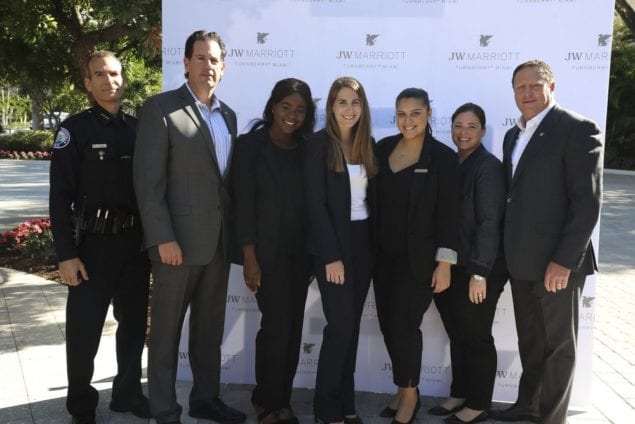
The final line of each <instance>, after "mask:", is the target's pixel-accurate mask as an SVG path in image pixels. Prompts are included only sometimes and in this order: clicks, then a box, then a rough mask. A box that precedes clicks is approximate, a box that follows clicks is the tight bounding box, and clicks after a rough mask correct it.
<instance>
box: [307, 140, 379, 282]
mask: <svg viewBox="0 0 635 424" xmlns="http://www.w3.org/2000/svg"><path fill="white" fill-rule="evenodd" d="M329 143H330V140H329V135H328V134H327V133H326V130H320V131H318V132H316V133H314V134H313V135H312V136H311V137H310V138H309V140H308V142H307V144H306V147H305V149H304V183H305V192H306V199H307V213H308V217H309V230H308V235H307V249H308V252H309V253H310V254H312V255H314V256H316V257H317V258H318V260H319V261H320V262H322V263H324V264H328V263H331V262H334V261H337V260H342V261H343V262H344V266H345V270H346V266H347V265H350V263H351V248H352V243H351V229H350V222H351V186H350V180H349V177H348V170H347V169H346V167H344V172H335V171H332V170H330V169H328V167H327V165H326V157H327V147H328V145H329ZM374 198H375V178H370V179H369V180H368V187H367V191H366V203H367V206H368V214H369V219H370V222H371V225H373V224H372V223H373V218H374V215H375V201H374ZM371 248H373V249H374V243H373V246H371Z"/></svg>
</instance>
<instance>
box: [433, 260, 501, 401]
mask: <svg viewBox="0 0 635 424" xmlns="http://www.w3.org/2000/svg"><path fill="white" fill-rule="evenodd" d="M470 277H471V274H469V273H467V272H466V269H465V268H464V267H458V266H454V267H452V284H451V285H450V288H449V289H448V290H446V291H445V292H443V293H439V294H436V295H435V297H434V303H435V305H436V306H437V309H438V310H439V314H440V315H441V320H442V321H443V326H444V327H445V331H446V332H447V333H448V337H449V338H450V355H451V358H452V385H451V388H450V396H452V397H456V398H465V406H467V407H469V408H472V409H477V410H485V409H489V407H490V406H491V403H492V394H493V392H494V380H495V378H496V363H497V358H496V346H494V338H493V337H492V324H493V322H494V315H495V314H496V304H497V303H498V299H499V297H500V295H501V293H502V291H503V287H504V286H505V283H506V282H507V278H508V274H507V269H506V267H505V263H504V261H503V260H502V259H501V260H499V261H497V262H496V264H495V265H494V267H493V268H492V271H491V272H490V275H489V276H488V278H487V294H486V297H485V301H484V302H483V303H480V304H476V303H472V302H470V299H469V297H468V294H469V282H470Z"/></svg>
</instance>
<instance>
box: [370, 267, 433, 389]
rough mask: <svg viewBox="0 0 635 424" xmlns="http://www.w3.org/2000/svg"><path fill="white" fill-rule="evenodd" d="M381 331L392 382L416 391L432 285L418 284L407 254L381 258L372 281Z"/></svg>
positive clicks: (428, 283)
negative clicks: (425, 318) (422, 336)
mask: <svg viewBox="0 0 635 424" xmlns="http://www.w3.org/2000/svg"><path fill="white" fill-rule="evenodd" d="M373 287H374V290H375V305H376V307H377V318H378V320H379V328H380V329H381V332H382V334H383V335H384V342H385V343H386V349H387V350H388V355H389V356H390V360H391V362H392V372H393V382H394V383H395V385H397V386H398V387H416V386H418V385H419V378H420V376H421V352H422V349H423V343H422V339H421V330H420V327H421V321H422V320H423V314H424V313H425V312H426V310H427V309H428V307H429V306H430V302H431V301H432V288H431V287H430V282H425V283H424V282H422V281H417V280H416V279H415V278H414V276H413V275H412V271H411V268H410V260H409V259H408V255H407V254H405V255H403V256H399V257H390V256H387V255H384V254H380V255H379V257H378V258H377V265H376V267H375V273H374V278H373Z"/></svg>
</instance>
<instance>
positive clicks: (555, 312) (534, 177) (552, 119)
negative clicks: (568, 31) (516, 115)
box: [494, 60, 602, 424]
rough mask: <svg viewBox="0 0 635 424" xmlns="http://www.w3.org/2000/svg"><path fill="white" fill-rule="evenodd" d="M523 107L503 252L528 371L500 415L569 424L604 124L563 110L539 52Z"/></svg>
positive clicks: (524, 68)
mask: <svg viewBox="0 0 635 424" xmlns="http://www.w3.org/2000/svg"><path fill="white" fill-rule="evenodd" d="M512 85H513V89H514V98H515V100H516V105H517V106H518V109H519V110H520V112H521V117H520V119H519V121H518V124H517V126H516V127H514V128H512V129H510V130H509V131H508V132H507V134H505V140H504V144H503V163H504V165H505V169H506V172H507V184H508V188H507V199H506V210H505V228H504V244H505V257H506V260H507V265H508V267H509V272H510V275H511V287H512V297H513V302H514V312H515V316H516V330H517V332H518V348H519V351H520V359H521V363H522V366H523V373H522V376H521V378H520V383H519V388H518V399H517V400H516V403H515V404H514V405H513V406H512V407H511V408H509V409H507V410H504V411H500V412H498V413H497V414H495V416H494V418H495V419H497V420H499V421H521V420H530V421H534V422H542V423H545V424H546V423H548V424H555V423H565V422H566V415H567V407H568V404H569V398H570V395H571V387H572V383H573V372H574V367H575V354H576V339H577V330H578V306H579V302H580V294H581V292H582V289H583V287H584V282H585V279H586V276H587V275H589V274H593V272H594V271H595V270H596V269H597V265H596V262H595V254H594V251H593V246H592V245H591V241H590V239H591V233H592V232H593V228H594V227H595V225H596V223H597V220H598V216H599V212H600V202H601V195H602V160H601V159H602V141H601V136H600V131H599V129H598V127H597V125H596V124H595V123H593V122H591V121H589V120H587V119H585V118H583V117H581V116H580V115H578V114H576V113H573V112H570V111H567V110H564V109H561V108H560V107H559V106H558V105H557V104H556V103H555V100H554V90H555V82H554V78H553V72H552V71H551V68H550V67H549V65H547V64H546V63H544V62H542V61H539V60H532V61H529V62H525V63H523V64H521V65H519V66H518V67H517V68H516V69H515V70H514V74H513V77H512Z"/></svg>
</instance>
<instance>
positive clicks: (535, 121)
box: [516, 100, 556, 132]
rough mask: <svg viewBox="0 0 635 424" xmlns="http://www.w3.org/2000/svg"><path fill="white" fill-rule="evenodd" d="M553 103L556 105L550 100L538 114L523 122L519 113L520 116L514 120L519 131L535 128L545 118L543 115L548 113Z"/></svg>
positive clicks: (554, 103)
mask: <svg viewBox="0 0 635 424" xmlns="http://www.w3.org/2000/svg"><path fill="white" fill-rule="evenodd" d="M555 105H556V102H554V101H553V100H552V101H551V102H549V104H548V105H547V107H546V108H545V109H544V110H543V111H542V112H540V113H539V114H538V115H536V116H534V117H533V118H531V119H530V120H529V121H527V122H525V120H524V119H523V117H522V115H521V116H520V118H518V119H517V120H516V126H517V127H518V128H519V129H520V131H521V132H522V131H526V130H535V129H536V127H537V126H538V125H540V123H541V122H542V120H543V119H545V116H546V115H547V114H548V113H549V111H550V110H551V109H553V107H554V106H555Z"/></svg>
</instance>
